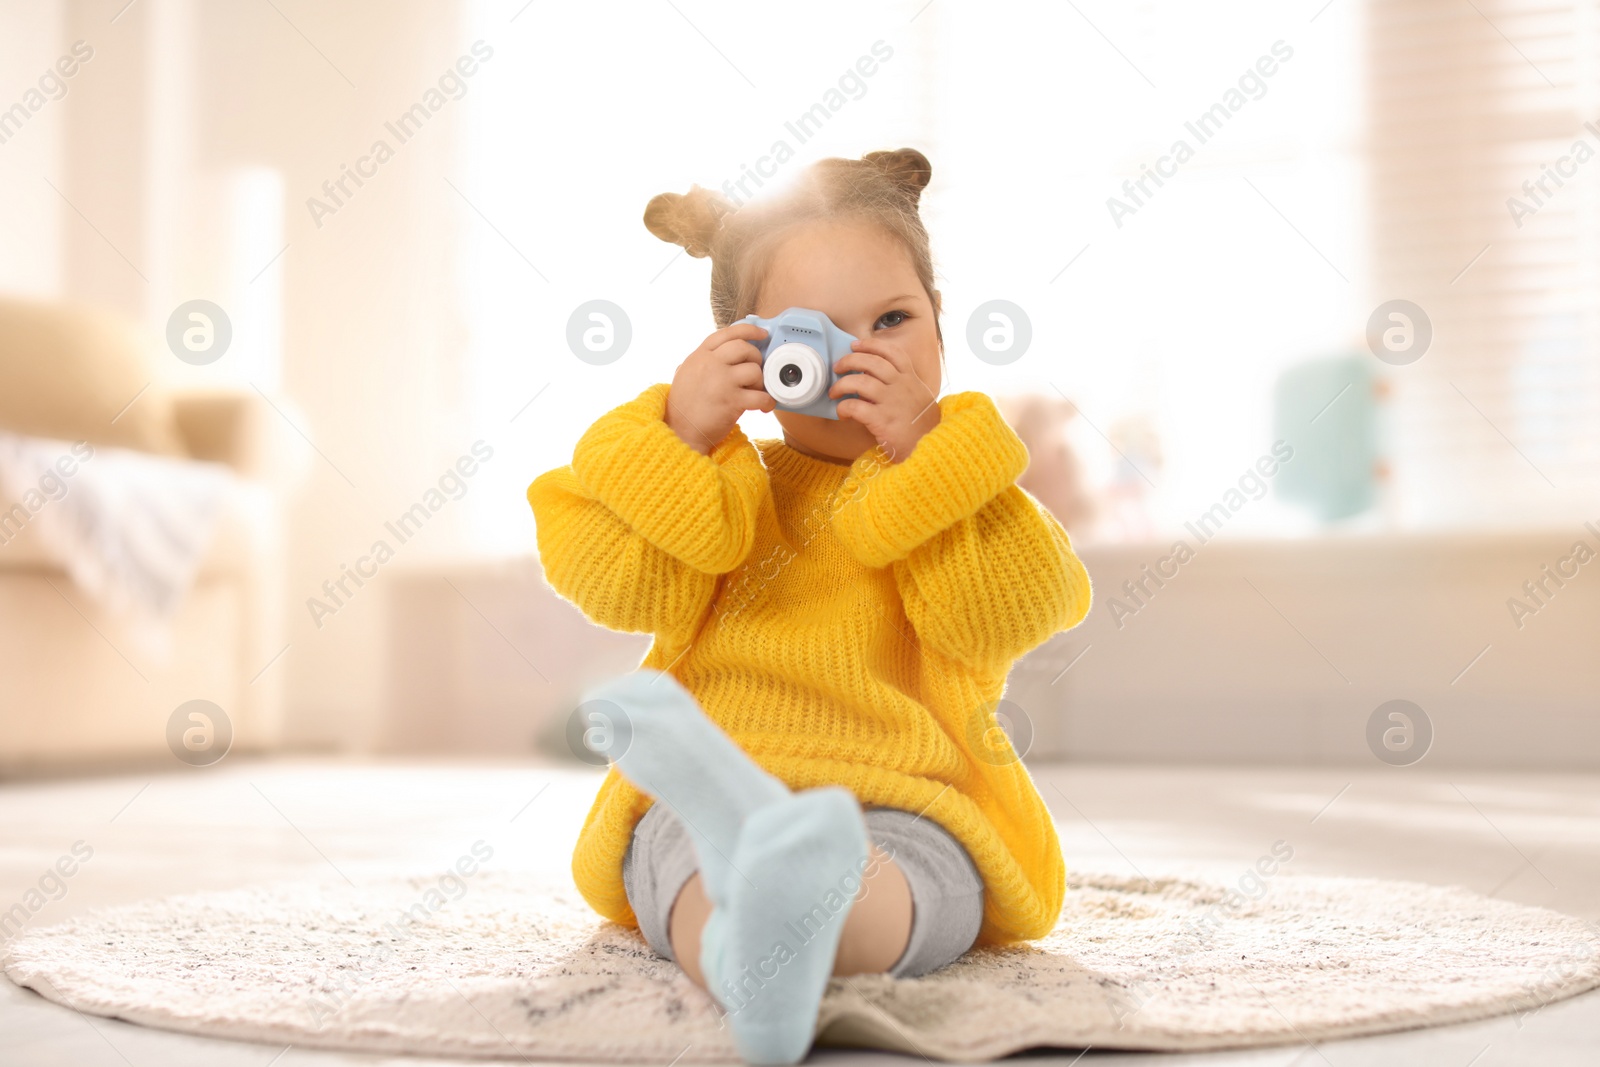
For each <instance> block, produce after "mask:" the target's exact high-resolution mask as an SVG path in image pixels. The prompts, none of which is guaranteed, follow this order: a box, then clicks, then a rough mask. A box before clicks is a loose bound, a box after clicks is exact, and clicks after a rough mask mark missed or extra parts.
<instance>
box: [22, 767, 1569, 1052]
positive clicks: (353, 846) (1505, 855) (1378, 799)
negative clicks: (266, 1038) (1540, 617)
mask: <svg viewBox="0 0 1600 1067" xmlns="http://www.w3.org/2000/svg"><path fill="white" fill-rule="evenodd" d="M1035 774H1036V776H1037V777H1038V779H1039V781H1040V788H1041V791H1042V793H1043V795H1044V797H1045V799H1046V800H1047V801H1049V803H1050V806H1051V808H1052V809H1053V810H1054V811H1055V813H1056V817H1057V819H1058V821H1059V823H1060V825H1061V831H1062V840H1063V847H1064V849H1065V852H1066V855H1067V862H1068V866H1069V868H1070V867H1072V866H1074V865H1076V866H1081V867H1086V868H1087V867H1093V868H1096V869H1109V870H1117V869H1122V870H1132V869H1134V868H1137V867H1143V866H1160V865H1162V864H1164V863H1170V862H1188V861H1193V862H1207V863H1221V864H1224V865H1233V866H1237V867H1238V869H1239V870H1241V871H1242V870H1243V869H1244V868H1245V867H1246V866H1248V865H1249V864H1251V863H1252V862H1254V860H1255V859H1256V857H1257V856H1259V855H1261V854H1262V853H1264V852H1266V851H1268V850H1269V849H1270V848H1271V845H1272V843H1273V842H1274V841H1277V840H1280V839H1282V840H1284V841H1287V842H1288V843H1289V844H1291V845H1292V846H1293V848H1294V858H1293V860H1292V869H1293V870H1295V871H1297V872H1300V873H1306V874H1338V875H1353V876H1369V877H1387V878H1404V879H1411V880H1417V881H1425V882H1434V883H1441V884H1457V885H1462V886H1466V887H1467V888H1470V889H1473V890H1475V891H1478V892H1481V893H1486V894H1491V895H1494V896H1499V897H1502V898H1505V899H1509V900H1515V901H1519V902H1523V903H1528V904H1538V905H1542V906H1545V907H1551V908H1555V909H1557V910H1560V911H1564V912H1568V913H1570V914H1573V915H1578V916H1582V917H1584V918H1588V919H1600V776H1593V775H1586V776H1576V775H1564V776H1554V775H1515V774H1483V773H1476V774H1468V773H1457V774H1449V775H1433V774H1429V773H1428V772H1426V771H1422V770H1420V769H1419V768H1417V767H1411V768H1404V769H1391V768H1381V769H1379V770H1368V769H1365V768H1363V769H1359V770H1356V769H1352V770H1340V769H1337V768H1334V769H1329V768H1318V769H1314V770H1313V769H1290V770H1275V769H1261V768H1254V769H1239V768H1207V769H1194V768H1191V769H1174V768H1155V767H1105V766H1093V767H1087V766H1085V767H1078V766H1059V765H1056V766H1046V767H1036V768H1035ZM597 782H598V774H597V773H595V772H589V771H581V770H568V769H555V768H550V767H545V766H540V765H534V764H471V765H463V764H428V765H421V764H410V765H397V764H376V763H352V762H331V761H328V762H305V761H297V762H255V763H252V762H248V761H245V760H234V759H229V760H225V761H224V762H223V763H221V764H219V765H217V766H215V767H211V768H206V769H197V770H191V771H187V772H186V773H182V774H173V773H159V774H154V773H153V774H145V775H120V776H116V777H99V778H91V779H81V780H76V781H68V780H60V781H41V782H26V783H15V784H10V785H3V786H0V910H4V909H8V908H9V907H10V906H11V905H12V904H13V903H15V902H17V901H19V900H20V899H22V895H23V893H24V892H25V891H26V890H27V888H28V887H29V886H32V885H35V884H37V882H38V880H39V878H40V876H41V875H42V874H43V873H44V871H45V870H46V868H48V867H50V866H51V865H53V864H54V863H55V861H56V860H57V858H58V857H60V856H61V855H63V854H64V853H67V852H68V851H69V850H70V849H71V847H72V846H73V844H74V842H77V841H80V840H81V841H83V842H85V843H86V844H87V845H88V846H89V847H91V848H92V849H93V850H94V854H93V857H92V858H91V859H89V860H88V861H87V862H86V863H84V864H83V865H82V867H81V869H80V870H78V871H77V873H76V874H74V875H73V876H72V877H71V878H70V879H68V880H67V882H66V885H67V893H66V895H65V896H64V897H62V898H61V899H59V900H55V901H51V902H49V903H47V904H45V906H44V907H43V908H42V909H40V910H39V912H38V913H37V914H35V915H34V916H33V918H32V922H33V923H34V924H45V923H52V922H57V921H60V920H61V919H64V918H66V917H67V916H69V915H72V914H74V913H76V912H78V911H81V910H83V909H86V908H90V907H93V906H96V905H102V904H112V903H118V902H122V901H128V900H134V899H138V898H141V897H147V896H153V895H160V894H167V893H175V892H187V891H194V890H201V889H211V888H226V887H232V886H238V885H242V884H246V883H249V882H254V881H259V880H264V879H267V878H278V877H294V876H297V875H302V874H311V873H326V872H327V870H328V869H329V868H331V867H336V868H337V869H338V870H340V871H343V872H344V873H345V874H346V875H348V876H349V877H351V878H353V879H355V878H359V877H360V876H362V875H379V874H387V873H391V872H393V871H395V870H396V869H403V870H407V871H409V872H411V873H418V872H426V871H428V870H431V869H434V868H438V869H439V870H443V869H444V868H445V866H446V865H448V864H449V863H451V862H453V861H454V859H455V858H456V857H457V856H459V855H460V854H461V853H462V852H463V851H464V850H465V849H466V848H467V847H468V846H469V845H470V844H471V843H472V842H474V841H476V840H478V839H479V838H482V839H484V840H486V841H487V842H489V843H490V844H491V845H492V847H493V848H494V850H495V855H494V859H493V861H492V862H493V864H494V865H495V866H496V867H497V868H499V869H502V870H535V869H547V870H548V869H551V868H555V869H560V870H564V869H565V867H566V863H567V858H568V856H569V854H570V850H571V845H572V841H573V838H574V836H575V835H576V831H577V824H578V820H579V819H580V818H581V816H582V813H583V811H584V809H585V807H586V805H587V803H588V801H589V799H590V797H591V796H592V794H593V791H594V786H595V784H596V783H597ZM541 789H542V790H543V792H541ZM508 1054H509V1052H508ZM1078 1055H1079V1053H1078V1052H1076V1051H1073V1052H1067V1053H1049V1054H1030V1055H1029V1056H1028V1057H1027V1058H1028V1059H1029V1060H1030V1061H1034V1060H1040V1059H1048V1060H1051V1061H1053V1062H1057V1063H1060V1064H1068V1063H1071V1062H1073V1061H1074V1059H1075V1057H1077V1056H1078ZM894 1058H895V1059H899V1057H894ZM889 1059H891V1057H888V1056H885V1055H880V1054H872V1053H857V1052H833V1051H825V1052H820V1053H817V1054H815V1055H814V1056H813V1060H815V1061H818V1062H827V1063H830V1064H832V1063H842V1062H843V1061H849V1062H850V1063H852V1064H854V1063H865V1062H867V1061H876V1063H877V1064H878V1065H880V1067H881V1065H883V1064H885V1063H886V1062H887V1061H888V1060H889ZM432 1062H438V1061H424V1060H420V1059H412V1058H407V1057H398V1058H397V1057H387V1056H363V1055H351V1054H341V1053H329V1052H319V1051H315V1050H309V1049H301V1048H288V1049H285V1048H284V1047H282V1046H275V1047H269V1046H264V1045H251V1044H241V1043H234V1042H226V1041H215V1040H209V1039H202V1038H194V1037H188V1036H184V1035H181V1034H173V1033H166V1032H162V1031H157V1030H149V1029H144V1028H142V1027H137V1026H131V1025H128V1024H125V1023H120V1022H115V1021H112V1020H108V1019H101V1018H95V1017H86V1016H83V1015H80V1014H78V1013H76V1012H73V1011H71V1010H69V1009H65V1008H61V1007H57V1006H55V1005H52V1004H49V1003H47V1002H45V1001H44V1000H43V999H41V998H40V997H38V996H36V995H34V994H32V993H30V992H28V991H25V990H21V989H18V988H16V987H15V986H13V985H11V984H10V983H9V982H5V981H0V1063H4V1064H6V1065H15V1067H34V1065H43V1064H72V1065H83V1067H92V1065H95V1064H108V1065H129V1064H131V1065H136V1067H144V1065H147V1064H149V1065H175V1067H187V1065H206V1067H212V1065H215V1067H245V1065H250V1067H268V1065H269V1064H273V1065H275V1067H310V1065H313V1064H315V1065H322V1067H327V1065H333V1064H373V1063H395V1064H405V1065H408V1067H421V1065H423V1064H426V1063H432ZM516 1062H520V1060H517V1061H516ZM1082 1062H1083V1063H1084V1064H1086V1065H1087V1064H1113V1063H1114V1064H1119V1065H1121V1064H1146V1063H1148V1064H1155V1063H1160V1064H1170V1065H1173V1067H1178V1065H1180V1064H1181V1065H1187V1064H1213V1065H1229V1067H1232V1065H1236V1064H1237V1065H1243V1064H1250V1065H1272V1067H1277V1065H1289V1064H1299V1065H1310V1064H1327V1065H1332V1067H1346V1065H1354V1064H1395V1065H1400V1064H1406V1065H1410V1064H1429V1065H1432V1064H1439V1065H1446V1067H1495V1065H1499V1064H1540V1065H1551V1067H1562V1065H1567V1064H1572V1065H1578V1064H1582V1065H1585V1067H1590V1065H1593V1064H1596V1063H1600V993H1595V994H1589V995H1586V996H1583V997H1579V998H1576V999H1573V1000H1569V1001H1565V1002H1562V1003H1559V1004H1554V1005H1550V1006H1548V1007H1546V1008H1544V1009H1543V1010H1542V1011H1539V1012H1537V1013H1536V1014H1533V1015H1530V1016H1527V1017H1525V1018H1523V1019H1521V1020H1520V1022H1519V1021H1518V1020H1516V1019H1514V1018H1510V1017H1507V1018H1502V1019H1496V1020H1489V1021H1486V1022H1481V1023H1474V1024H1468V1025H1463V1026H1455V1027H1447V1028H1442V1029H1432V1030H1423V1031H1414V1032H1410V1033H1403V1034H1394V1035H1388V1036H1383V1037H1376V1038H1366V1039H1360V1040H1354V1041H1345V1042H1334V1043H1329V1044H1324V1045H1321V1046H1318V1047H1316V1048H1312V1047H1308V1046H1304V1045H1302V1046H1300V1047H1285V1048H1277V1049H1267V1050H1259V1051H1253V1052H1248V1053H1216V1054H1208V1055H1195V1056H1170V1055H1159V1056H1157V1055H1143V1054H1127V1053H1114V1052H1101V1051H1100V1050H1091V1051H1089V1052H1088V1053H1087V1054H1085V1055H1084V1056H1083V1059H1082ZM662 1067H665V1065H662Z"/></svg>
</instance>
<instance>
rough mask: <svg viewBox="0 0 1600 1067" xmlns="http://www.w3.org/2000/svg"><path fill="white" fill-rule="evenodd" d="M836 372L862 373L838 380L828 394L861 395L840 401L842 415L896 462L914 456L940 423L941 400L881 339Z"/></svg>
mask: <svg viewBox="0 0 1600 1067" xmlns="http://www.w3.org/2000/svg"><path fill="white" fill-rule="evenodd" d="M833 369H834V372H835V373H836V374H844V373H845V372H846V371H861V372H862V373H860V374H852V375H850V376H849V377H845V378H840V379H839V380H838V381H836V382H834V383H833V387H832V388H831V389H829V390H828V395H829V396H831V397H834V398H836V399H837V398H838V397H841V396H844V395H845V394H846V393H855V394H857V396H859V398H860V399H854V398H852V399H849V400H840V401H839V417H840V418H841V419H853V420H855V421H856V422H859V423H860V424H861V425H863V426H865V427H866V428H867V430H868V431H870V432H871V434H872V436H873V437H874V438H876V439H877V441H878V444H880V445H882V446H883V447H884V449H885V450H886V451H887V452H888V453H889V461H890V462H891V463H899V462H901V461H902V460H904V459H905V458H906V457H907V456H909V455H911V450H912V449H913V448H915V447H916V445H917V442H918V441H920V440H922V435H923V434H925V433H927V432H928V431H929V430H931V429H933V428H934V427H935V426H937V425H939V404H938V397H936V396H935V395H934V391H933V390H932V389H931V388H929V386H928V384H927V383H926V382H924V381H923V380H922V379H921V378H919V377H917V372H916V371H915V370H914V369H912V366H911V357H910V356H907V355H906V354H905V353H904V352H901V351H898V350H897V349H895V348H893V347H891V346H889V345H886V344H883V343H881V342H878V341H871V340H858V341H856V342H855V343H854V344H852V345H851V346H850V354H849V355H847V356H841V357H840V358H839V360H838V361H837V362H835V363H834V365H833Z"/></svg>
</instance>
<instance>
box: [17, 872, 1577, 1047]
mask: <svg viewBox="0 0 1600 1067" xmlns="http://www.w3.org/2000/svg"><path fill="white" fill-rule="evenodd" d="M1073 879H1074V885H1073V888H1072V889H1071V890H1070V892H1069V893H1068V895H1067V902H1066V907H1065V908H1064V910H1063V911H1062V915H1061V924H1060V926H1059V927H1057V929H1056V931H1055V933H1054V934H1052V935H1051V936H1050V937H1049V938H1048V939H1046V940H1044V941H1039V942H1034V943H1032V944H1031V945H1026V946H1016V947H1011V948H1006V949H990V950H975V951H973V952H970V953H968V954H967V955H966V956H965V957H963V958H962V959H961V960H959V961H957V962H956V963H955V964H953V965H951V966H950V967H947V968H945V969H943V970H941V971H939V972H937V973H935V974H932V975H929V976H926V977H924V978H920V979H901V980H897V979H892V978H886V977H883V976H873V977H855V978H850V979H843V980H840V979H836V980H835V981H834V983H833V985H832V987H831V988H830V990H829V993H828V996H827V999H826V1000H825V1001H824V1003H823V1008H822V1013H821V1018H820V1019H819V1029H820V1031H821V1037H820V1040H821V1041H822V1043H824V1044H851V1045H862V1046H871V1047H878V1048H888V1049H895V1050H899V1051H905V1052H914V1053H920V1054H922V1055H924V1056H927V1057H930V1058H937V1059H945V1060H960V1061H972V1060H982V1059H990V1058H994V1057H998V1056H1003V1055H1006V1054H1008V1053H1011V1052H1015V1051H1018V1050H1020V1049H1024V1048H1029V1047H1035V1046H1056V1047H1063V1048H1082V1047H1084V1046H1091V1045H1092V1046H1094V1047H1096V1048H1122V1049H1150V1050H1172V1051H1178V1050H1193V1049H1213V1048H1223V1047H1242V1046H1251V1045H1269V1044H1280V1043H1281V1044H1300V1043H1304V1042H1307V1041H1321V1040H1324V1039H1327V1038H1335V1037H1349V1036H1353V1035H1357V1034H1370V1033H1377V1032H1381V1031H1388V1030H1399V1029H1408V1028H1412V1027H1418V1026H1428V1025H1436V1024H1441V1023H1450V1022H1459V1021H1463V1020H1468V1019H1476V1018H1481V1017H1484V1016H1489V1015H1497V1014H1502V1013H1508V1012H1516V1011H1527V1010H1531V1009H1535V1008H1538V1007H1540V1006H1542V1005H1544V1004H1547V1003H1549V1002H1550V1001H1552V1000H1557V999H1560V998H1563V997H1568V996H1572V995H1573V994H1576V993H1579V992H1582V991H1584V990H1587V989H1591V988H1594V987H1595V986H1600V930H1597V929H1596V928H1595V927H1594V926H1593V925H1592V924H1586V923H1584V922H1583V921H1581V920H1579V919H1575V918H1572V917H1569V916H1565V915H1561V914H1558V913H1556V912H1552V911H1547V910H1544V909H1541V908H1530V907H1523V906H1520V905H1515V904H1508V903H1505V902H1503V901H1499V900H1491V899H1489V898H1486V897H1482V896H1478V895H1476V894H1472V893H1468V892H1466V891H1464V890H1460V889H1448V888H1439V887H1435V886H1427V885H1419V884H1414V883H1408V882H1383V881H1371V880H1352V879H1330V878H1307V877H1298V876H1294V875H1281V876H1279V877H1277V878H1275V879H1273V880H1272V881H1271V883H1270V885H1267V886H1265V887H1264V889H1263V892H1262V893H1261V894H1260V899H1259V900H1256V901H1252V900H1250V899H1248V898H1246V897H1245V896H1244V895H1243V894H1241V893H1239V892H1238V891H1237V890H1235V889H1233V888H1232V887H1230V886H1228V885H1226V884H1224V883H1223V882H1222V881H1220V880H1219V881H1216V882H1212V881H1208V880H1206V879H1204V878H1197V877H1194V876H1189V877H1166V878H1159V879H1156V880H1155V881H1154V882H1146V881H1144V880H1143V879H1129V878H1125V877H1120V876H1112V875H1093V874H1084V873H1082V872H1074V873H1073ZM438 887H439V881H438V879H437V878H433V877H429V878H416V879H409V880H406V879H396V880H392V881H388V882H383V883H377V884H371V885H366V886H362V887H360V888H359V889H352V888H351V887H350V886H348V885H346V884H344V883H343V882H339V883H336V884H326V883H282V884H276V885H264V886H258V887H251V888H247V889H240V890H234V891H229V892H213V893H199V894H194V895H189V896H181V897H169V898H165V899H162V900H153V901H146V902H141V903H137V904H131V905H125V906H121V907H116V908H109V909H104V910H101V911H99V912H94V913H89V914H87V915H85V916H82V917H80V918H78V919H75V920H72V921H69V922H65V923H62V924H60V925H57V926H53V927H46V928H41V929H37V930H32V931H29V932H27V933H25V934H23V935H22V936H21V937H19V938H18V939H17V940H16V941H15V942H13V943H12V945H11V947H10V951H9V956H8V957H7V958H6V960H5V970H6V974H7V975H8V976H9V977H10V978H11V980H12V981H14V982H16V983H18V984H19V985H23V986H26V987H29V988H31V989H34V990H37V991H38V992H39V993H41V994H43V995H44V996H46V997H48V998H49V999H51V1000H54V1001H57V1002H59V1003H62V1004H67V1005H70V1006H72V1007H74V1008H77V1009H78V1010H80V1011H84V1012H89V1013H93V1014H97V1015H106V1016H112V1017H116V1018H119V1019H126V1020H128V1021H130V1022H135V1023H142V1024H144V1025H148V1026H156V1027H163V1028H167V1029H172V1030H182V1031H187V1032H191V1033H198V1034H208V1035H211V1036H215V1037H225V1038H238V1039H245V1040H255V1041H264V1042H273V1043H276V1044H293V1045H301V1046H320V1047H327V1048H342V1049H366V1050H374V1051H385V1052H409V1053H416V1054H431V1055H457V1056H461V1055H465V1056H483V1057H505V1058H513V1059H521V1058H525V1057H526V1058H568V1059H583V1060H606V1061H610V1060H650V1061H654V1062H657V1063H666V1062H669V1061H672V1060H674V1059H676V1058H680V1057H681V1058H683V1059H684V1061H685V1062H695V1061H700V1062H704V1061H736V1060H737V1055H736V1054H735V1052H734V1047H733V1043H732V1041H731V1039H730V1037H729V1035H728V1033H727V1032H726V1031H725V1030H723V1029H722V1028H721V1026H720V1024H719V1022H718V1015H719V1014H720V1013H719V1010H718V1009H717V1008H716V1007H715V1006H714V1005H713V1003H712V1001H711V1000H710V998H709V997H708V996H707V995H706V994H705V993H704V992H702V991H701V990H699V989H698V988H696V987H695V986H693V985H691V984H690V983H689V981H688V980H687V979H685V978H684V977H683V976H682V974H681V973H679V972H678V970H677V968H676V967H674V966H673V965H672V964H670V963H668V962H666V961H665V960H661V959H658V958H656V957H655V956H654V954H653V953H651V951H650V950H649V948H648V947H647V946H646V945H645V944H644V941H643V940H642V939H641V938H640V937H639V935H638V934H637V933H636V932H635V931H633V930H629V929H626V928H623V927H620V926H616V925H614V924H611V923H605V922H602V921H599V920H598V919H597V918H596V917H595V916H594V914H593V913H592V912H591V911H590V910H589V909H588V908H587V907H586V906H585V905H584V903H583V901H582V900H581V899H580V898H579V897H578V896H577V894H576V891H575V890H573V889H572V888H571V887H570V886H567V887H551V886H548V885H546V886H542V887H541V886H538V885H535V884H531V882H530V881H529V880H528V879H525V878H517V877H513V876H510V875H506V874H491V873H487V872H485V873H484V874H482V875H480V876H479V877H478V878H475V879H473V881H472V882H471V884H470V886H468V887H467V888H466V890H465V891H464V894H463V895H462V896H460V898H459V899H456V900H448V899H446V898H445V897H444V896H442V895H441V894H440V893H439V891H438ZM408 909H411V910H410V911H409V912H408ZM407 914H409V915H411V920H410V921H408V920H407V919H406V915H407Z"/></svg>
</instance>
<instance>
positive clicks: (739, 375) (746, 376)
mask: <svg viewBox="0 0 1600 1067" xmlns="http://www.w3.org/2000/svg"><path fill="white" fill-rule="evenodd" d="M728 376H729V377H730V378H731V379H732V381H733V383H734V384H735V385H742V386H745V387H746V388H750V389H760V388H762V385H761V361H760V360H757V361H755V362H754V363H735V364H734V365H733V367H732V368H731V369H730V370H729V371H728Z"/></svg>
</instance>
